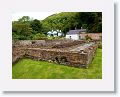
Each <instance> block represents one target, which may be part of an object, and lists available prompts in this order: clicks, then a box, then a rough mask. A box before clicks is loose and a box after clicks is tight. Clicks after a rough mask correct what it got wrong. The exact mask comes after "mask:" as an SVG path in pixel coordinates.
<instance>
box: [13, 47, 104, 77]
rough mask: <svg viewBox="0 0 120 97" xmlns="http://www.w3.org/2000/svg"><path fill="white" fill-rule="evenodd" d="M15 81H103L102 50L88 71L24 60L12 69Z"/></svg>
mask: <svg viewBox="0 0 120 97" xmlns="http://www.w3.org/2000/svg"><path fill="white" fill-rule="evenodd" d="M12 78H13V79H102V49H97V52H96V55H95V58H94V60H93V61H92V63H91V64H90V66H89V68H88V69H84V68H74V67H68V66H63V65H58V64H55V63H49V62H44V61H34V60H31V59H22V60H20V61H19V62H18V63H16V64H14V65H13V67H12Z"/></svg>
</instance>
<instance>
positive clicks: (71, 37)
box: [66, 34, 80, 40]
mask: <svg viewBox="0 0 120 97" xmlns="http://www.w3.org/2000/svg"><path fill="white" fill-rule="evenodd" d="M66 39H72V40H79V39H80V35H79V34H71V35H66Z"/></svg>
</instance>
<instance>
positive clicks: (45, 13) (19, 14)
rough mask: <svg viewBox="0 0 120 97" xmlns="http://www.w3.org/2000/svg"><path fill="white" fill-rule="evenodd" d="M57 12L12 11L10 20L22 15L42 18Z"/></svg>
mask: <svg viewBox="0 0 120 97" xmlns="http://www.w3.org/2000/svg"><path fill="white" fill-rule="evenodd" d="M55 13H57V12H20V13H14V14H12V21H16V20H18V19H19V18H21V17H22V16H29V17H30V18H33V19H38V20H43V19H45V18H46V17H48V16H50V15H52V14H55Z"/></svg>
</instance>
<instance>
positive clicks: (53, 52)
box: [12, 39, 99, 68]
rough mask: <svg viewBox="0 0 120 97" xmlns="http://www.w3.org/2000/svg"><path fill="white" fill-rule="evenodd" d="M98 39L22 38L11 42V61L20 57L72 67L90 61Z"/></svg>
mask: <svg viewBox="0 0 120 97" xmlns="http://www.w3.org/2000/svg"><path fill="white" fill-rule="evenodd" d="M98 42H99V41H89V42H88V41H85V40H84V41H83V40H79V41H78V40H74V41H73V40H64V39H62V40H27V41H26V40H24V41H17V42H13V50H12V51H13V52H12V57H13V58H12V62H13V63H15V62H17V61H18V60H19V59H21V58H31V59H33V60H43V61H49V62H55V63H58V64H61V65H67V66H73V67H85V68H88V65H89V64H90V63H91V61H92V59H93V57H94V55H95V52H96V49H97V46H98Z"/></svg>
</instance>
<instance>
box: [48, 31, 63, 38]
mask: <svg viewBox="0 0 120 97" xmlns="http://www.w3.org/2000/svg"><path fill="white" fill-rule="evenodd" d="M47 35H48V37H51V36H54V37H57V36H64V34H63V32H61V30H57V31H53V30H52V31H49V32H47Z"/></svg>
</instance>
